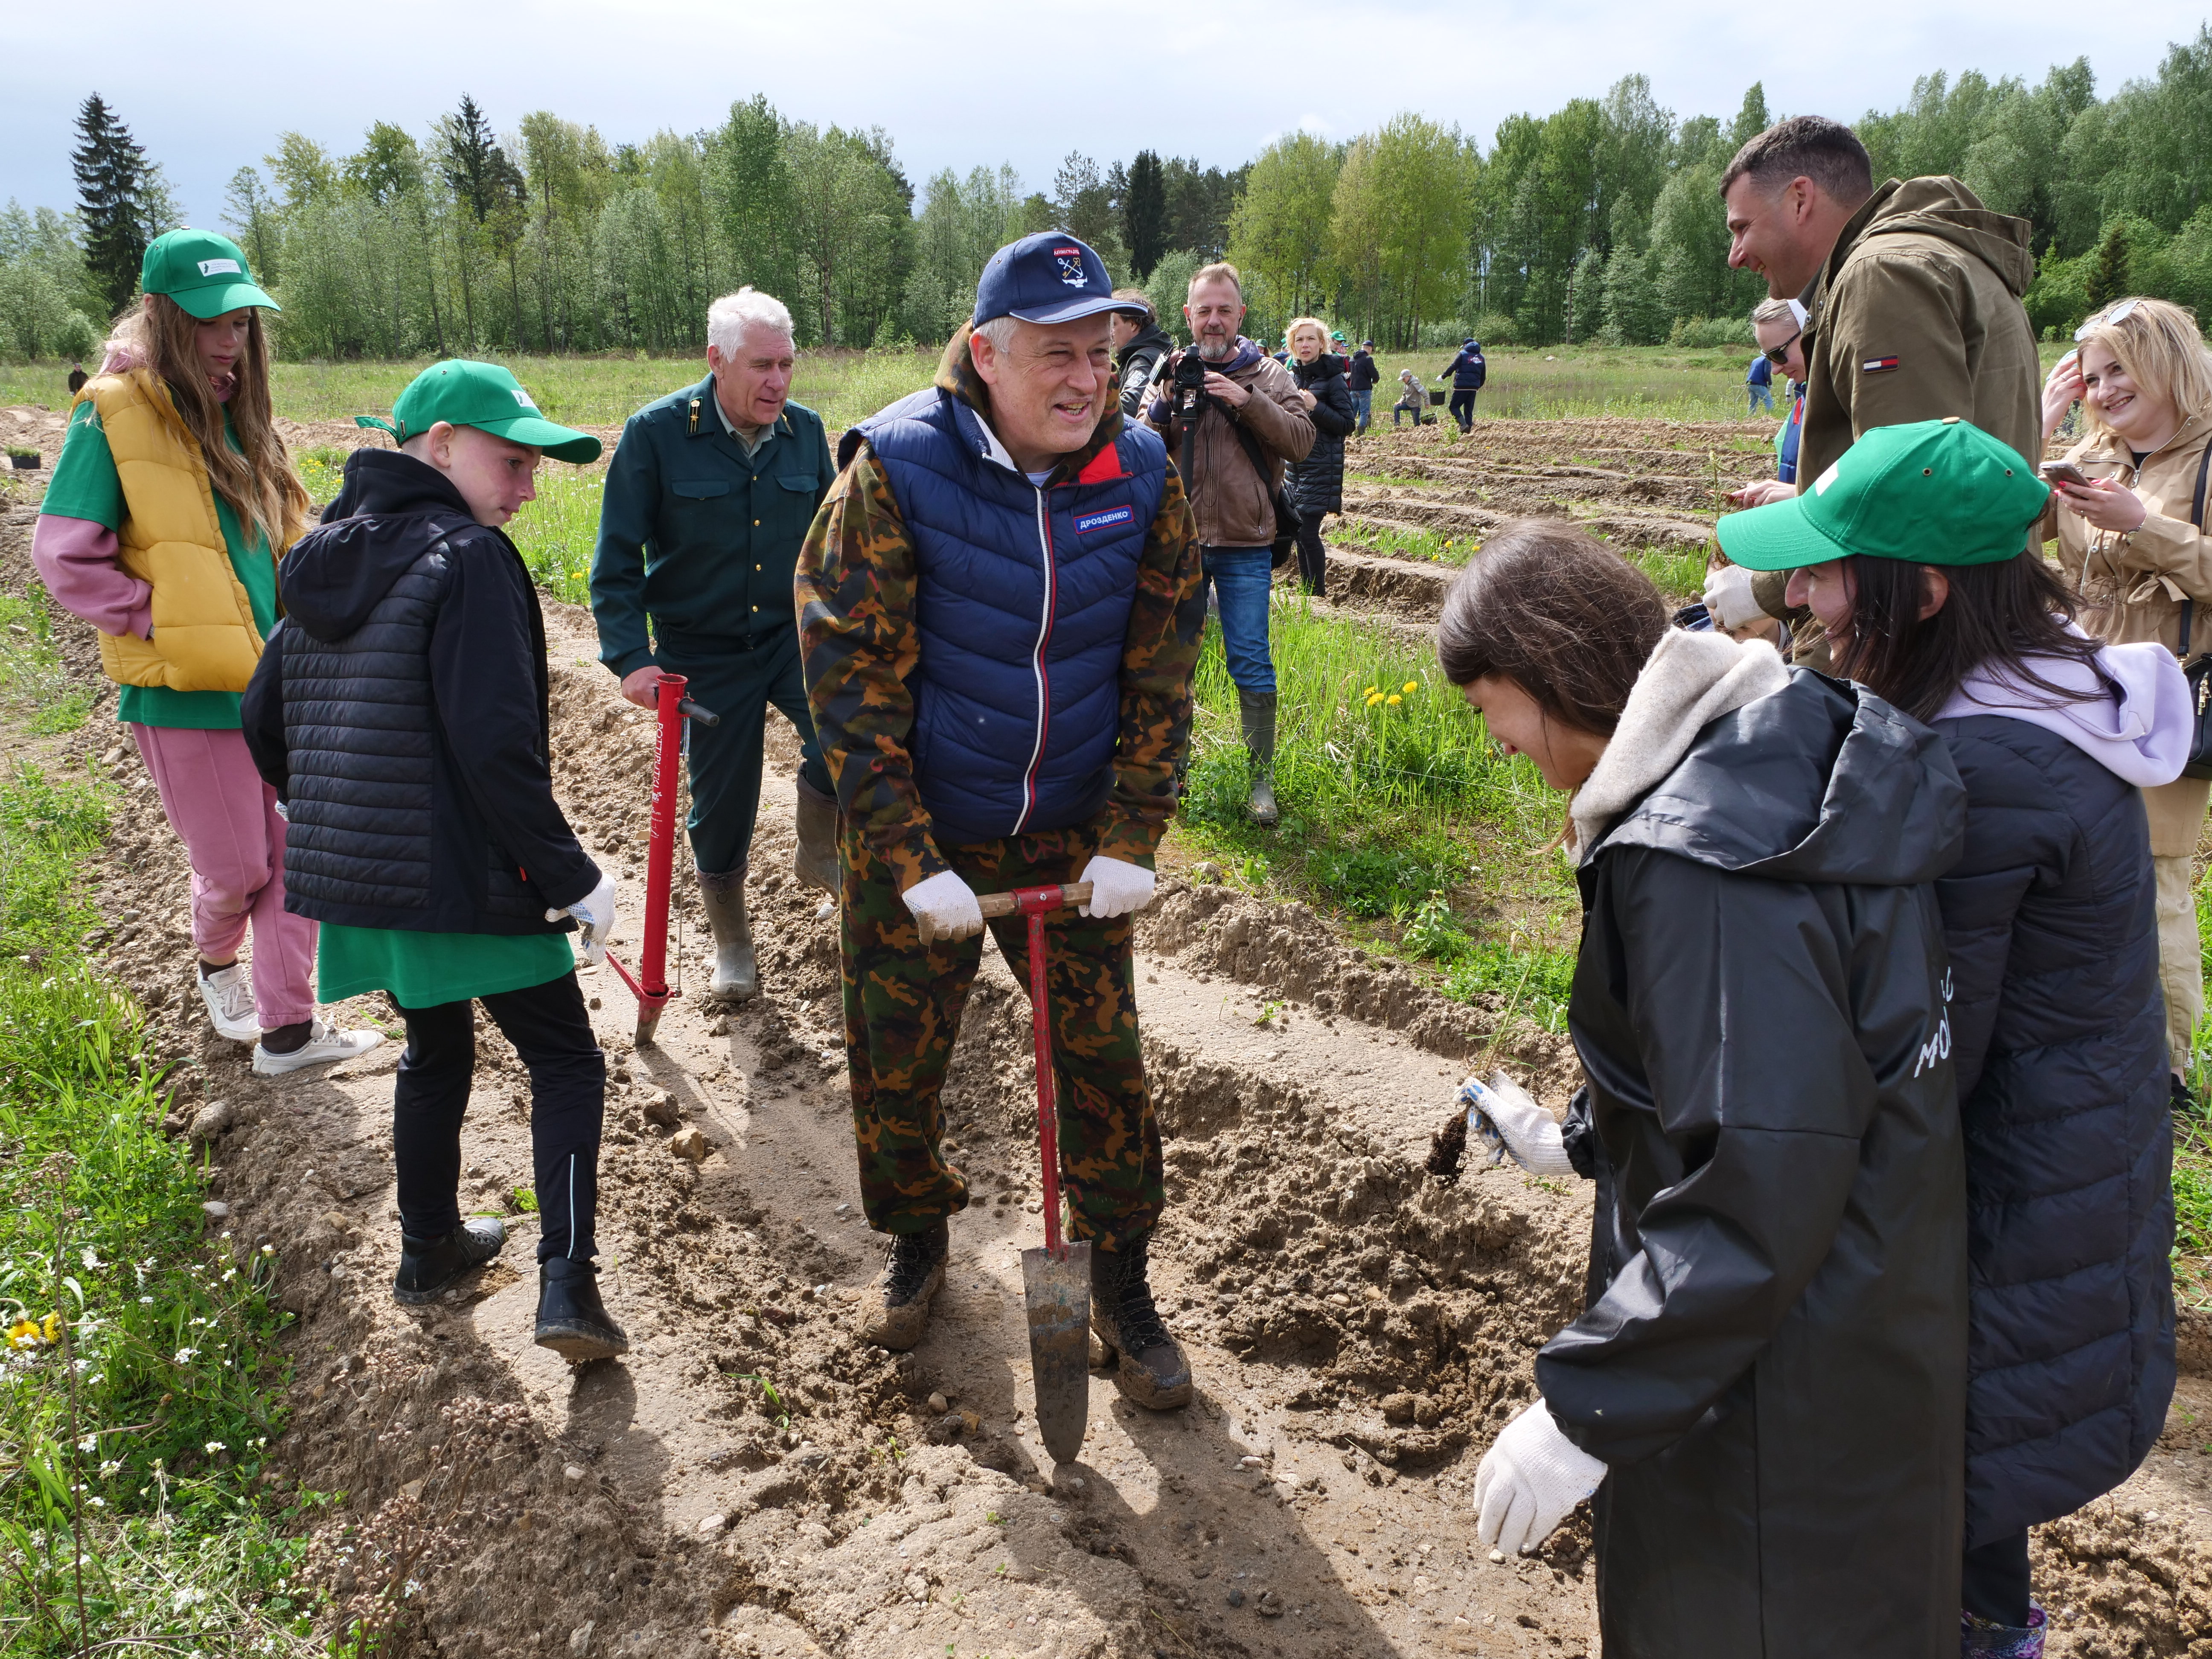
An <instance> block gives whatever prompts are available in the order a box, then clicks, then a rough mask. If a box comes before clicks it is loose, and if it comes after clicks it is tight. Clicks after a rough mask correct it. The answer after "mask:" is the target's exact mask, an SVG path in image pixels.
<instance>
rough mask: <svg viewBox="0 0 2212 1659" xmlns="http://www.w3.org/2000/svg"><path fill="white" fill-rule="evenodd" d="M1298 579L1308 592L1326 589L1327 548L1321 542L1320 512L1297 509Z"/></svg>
mask: <svg viewBox="0 0 2212 1659" xmlns="http://www.w3.org/2000/svg"><path fill="white" fill-rule="evenodd" d="M1298 580H1300V581H1302V582H1304V584H1305V586H1306V592H1309V593H1322V592H1327V591H1328V549H1326V548H1324V547H1323V546H1322V544H1321V514H1320V513H1309V512H1307V511H1305V510H1304V508H1303V507H1301V508H1300V509H1299V510H1298Z"/></svg>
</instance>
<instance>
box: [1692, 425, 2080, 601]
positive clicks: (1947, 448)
mask: <svg viewBox="0 0 2212 1659" xmlns="http://www.w3.org/2000/svg"><path fill="white" fill-rule="evenodd" d="M2050 496H2051V489H2050V486H2049V485H2047V484H2045V483H2044V482H2043V480H2042V479H2040V478H2039V477H2036V476H2035V469H2034V468H2033V467H2032V466H2030V465H2028V464H2027V462H2026V461H2025V460H2022V459H2021V456H2020V452H2019V451H2017V450H2015V449H2014V448H2013V447H2011V446H2009V445H2008V444H2004V443H2001V442H1999V441H1997V440H1996V439H1995V438H1992V437H1991V436H1990V435H1989V434H1988V433H1986V432H1984V431H1983V430H1982V429H1981V428H1979V427H1978V426H1973V425H1971V424H1969V423H1968V422H1965V421H1962V420H1960V418H1959V417H1958V416H1955V415H1954V416H1949V417H1948V418H1946V419H1944V420H1941V421H1914V422H1911V423H1909V424H1907V425H1905V426H1878V427H1875V428H1873V429H1872V430H1870V431H1869V432H1868V433H1867V434H1866V435H1864V436H1863V437H1862V438H1860V440H1859V441H1857V443H1855V444H1853V445H1852V446H1851V447H1850V448H1849V449H1847V450H1845V451H1844V453H1843V454H1842V455H1841V456H1839V457H1838V458H1837V460H1836V462H1835V464H1834V465H1832V466H1831V467H1829V469H1828V470H1827V471H1826V472H1823V473H1822V474H1821V475H1820V477H1817V478H1815V479H1814V481H1813V487H1812V488H1811V489H1808V490H1806V491H1805V492H1804V493H1803V494H1802V495H1794V496H1792V497H1790V499H1789V500H1788V501H1773V502H1770V503H1769V504H1768V505H1766V506H1765V507H1753V508H1752V509H1751V510H1750V511H1748V512H1746V513H1729V515H1728V516H1727V517H1726V518H1724V519H1723V520H1721V521H1720V523H1719V524H1718V525H1717V526H1715V528H1716V529H1717V532H1719V535H1720V540H1721V551H1722V552H1723V553H1725V554H1727V555H1728V556H1729V559H1730V560H1731V561H1733V562H1735V563H1737V564H1740V565H1741V566H1743V567H1744V568H1746V569H1747V570H1797V569H1802V568H1804V567H1805V566H1807V565H1810V564H1826V563H1827V562H1828V561H1830V560H1831V559H1842V558H1848V557H1850V556H1851V555H1852V554H1854V553H1861V554H1864V555H1865V556H1867V557H1869V558H1874V559H1903V560H1905V561H1908V562H1911V563H1913V564H1951V565H1958V564H1996V563H1997V562H2000V561H2002V560H2005V559H2009V558H2014V557H2016V556H2018V555H2019V554H2020V553H2021V550H2024V549H2025V548H2026V547H2027V528H2028V526H2030V525H2032V524H2033V523H2034V522H2035V521H2036V520H2037V519H2038V518H2039V517H2040V516H2042V513H2043V506H2044V503H2045V501H2048V500H2049V499H2050Z"/></svg>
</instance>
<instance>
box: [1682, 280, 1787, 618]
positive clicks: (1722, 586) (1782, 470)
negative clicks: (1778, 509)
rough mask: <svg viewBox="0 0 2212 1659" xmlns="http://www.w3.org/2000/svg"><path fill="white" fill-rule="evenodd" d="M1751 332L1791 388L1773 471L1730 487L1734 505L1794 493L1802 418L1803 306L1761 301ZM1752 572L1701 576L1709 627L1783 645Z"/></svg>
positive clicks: (1724, 569)
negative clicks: (1756, 588) (1702, 577)
mask: <svg viewBox="0 0 2212 1659" xmlns="http://www.w3.org/2000/svg"><path fill="white" fill-rule="evenodd" d="M1751 331H1752V336H1753V338H1754V339H1756V340H1757V341H1758V342H1759V350H1760V352H1761V354H1762V361H1764V362H1769V363H1771V364H1772V365H1773V366H1774V367H1775V368H1778V369H1780V370H1781V371H1782V374H1783V376H1784V380H1786V381H1787V382H1788V383H1789V387H1790V409H1789V412H1788V413H1787V414H1786V415H1784V417H1783V421H1782V427H1781V429H1780V430H1779V431H1778V432H1777V433H1776V434H1775V435H1774V450H1775V464H1774V476H1773V477H1771V478H1759V479H1755V480H1753V482H1752V483H1747V484H1744V485H1742V486H1741V487H1740V488H1738V489H1731V490H1730V491H1729V494H1728V498H1729V502H1730V503H1731V504H1732V505H1734V506H1735V507H1763V506H1765V504H1766V503H1767V502H1769V501H1786V500H1788V499H1789V498H1790V496H1792V495H1796V493H1797V439H1798V435H1799V433H1800V432H1801V431H1802V428H1803V422H1804V417H1805V384H1804V382H1805V307H1804V306H1803V305H1802V303H1800V302H1799V301H1796V300H1761V301H1759V304H1758V306H1757V307H1754V308H1753V311H1752V313H1751ZM1756 580H1757V577H1756V576H1755V574H1753V572H1751V571H1748V570H1746V569H1744V568H1742V567H1741V565H1735V564H1723V565H1722V566H1721V567H1720V568H1718V569H1717V570H1713V571H1711V572H1709V573H1708V574H1707V575H1706V577H1705V612H1706V614H1707V615H1708V616H1710V617H1711V618H1712V621H1713V626H1714V627H1716V628H1717V629H1720V630H1721V631H1722V632H1723V633H1724V634H1727V635H1729V636H1730V637H1731V638H1734V639H1739V640H1746V639H1766V640H1770V641H1774V642H1775V643H1778V644H1779V645H1782V646H1784V647H1786V646H1787V645H1788V643H1789V635H1787V634H1786V633H1784V631H1783V624H1782V623H1781V621H1780V620H1779V619H1778V618H1776V617H1770V616H1769V615H1767V613H1766V609H1765V606H1764V605H1760V604H1759V596H1758V594H1757V593H1756V592H1754V591H1753V584H1754V583H1755V581H1756Z"/></svg>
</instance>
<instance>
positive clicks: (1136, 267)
mask: <svg viewBox="0 0 2212 1659" xmlns="http://www.w3.org/2000/svg"><path fill="white" fill-rule="evenodd" d="M1121 240H1123V241H1124V242H1125V243H1127V245H1128V249H1129V268H1130V270H1132V271H1133V273H1134V274H1135V276H1136V278H1137V280H1138V281H1139V283H1143V282H1147V281H1149V280H1150V279H1151V277H1152V268H1153V267H1154V266H1155V265H1157V264H1159V262H1160V255H1162V254H1163V253H1165V252H1167V251H1168V191H1167V183H1166V179H1165V178H1164V174H1163V173H1162V172H1161V168H1160V158H1159V156H1158V155H1157V154H1156V153H1155V152H1153V151H1152V150H1149V149H1140V150H1139V151H1138V152H1137V159H1136V160H1135V161H1132V162H1130V163H1129V187H1128V190H1127V193H1125V194H1124V195H1123V197H1121Z"/></svg>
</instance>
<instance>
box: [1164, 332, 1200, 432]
mask: <svg viewBox="0 0 2212 1659" xmlns="http://www.w3.org/2000/svg"><path fill="white" fill-rule="evenodd" d="M1170 395H1171V398H1172V400H1173V402H1174V405H1175V412H1176V416H1178V417H1179V418H1181V419H1182V420H1191V419H1193V418H1194V417H1195V416H1197V414H1198V412H1199V411H1200V410H1201V409H1203V408H1204V407H1205V405H1206V359H1205V358H1203V357H1201V356H1199V355H1198V348H1197V347H1196V346H1193V347H1192V348H1191V349H1189V350H1188V351H1186V352H1184V353H1183V354H1182V356H1180V357H1178V358H1176V366H1175V391H1174V392H1173V393H1172V394H1170Z"/></svg>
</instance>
